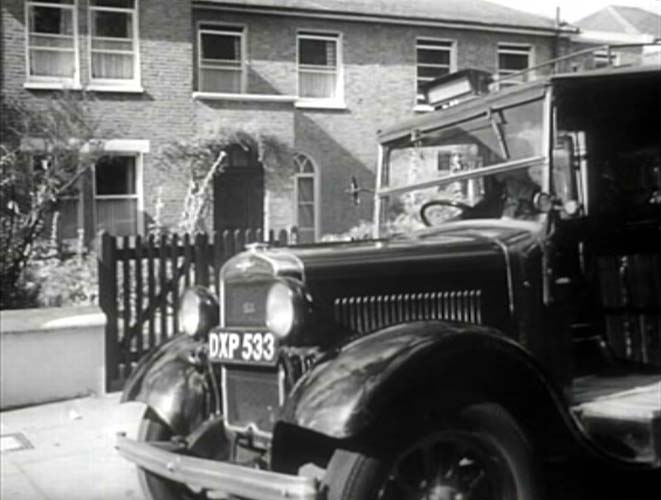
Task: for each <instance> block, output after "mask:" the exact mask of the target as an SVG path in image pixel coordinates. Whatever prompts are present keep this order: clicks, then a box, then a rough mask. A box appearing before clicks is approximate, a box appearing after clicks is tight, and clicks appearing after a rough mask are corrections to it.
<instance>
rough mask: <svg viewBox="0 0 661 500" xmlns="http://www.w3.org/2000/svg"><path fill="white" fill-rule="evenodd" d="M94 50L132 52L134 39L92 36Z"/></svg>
mask: <svg viewBox="0 0 661 500" xmlns="http://www.w3.org/2000/svg"><path fill="white" fill-rule="evenodd" d="M92 50H98V51H102V50H106V51H109V50H123V51H126V52H131V51H132V50H133V40H127V39H123V38H117V39H114V40H108V39H99V38H92Z"/></svg>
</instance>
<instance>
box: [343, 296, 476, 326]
mask: <svg viewBox="0 0 661 500" xmlns="http://www.w3.org/2000/svg"><path fill="white" fill-rule="evenodd" d="M334 315H335V321H337V322H338V323H340V324H341V325H343V326H345V327H347V328H349V329H351V330H353V331H355V332H358V333H369V332H373V331H375V330H378V329H380V328H385V327H387V326H390V325H395V324H398V323H404V322H407V321H429V320H445V321H462V322H466V323H475V324H481V323H482V291H481V290H456V291H439V292H425V293H403V294H387V295H364V296H357V297H339V298H336V299H335V301H334Z"/></svg>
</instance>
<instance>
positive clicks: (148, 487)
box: [138, 409, 206, 500]
mask: <svg viewBox="0 0 661 500" xmlns="http://www.w3.org/2000/svg"><path fill="white" fill-rule="evenodd" d="M172 436H173V432H172V430H171V429H170V428H169V427H168V426H167V425H166V424H165V422H163V421H162V420H161V419H160V418H159V417H158V416H157V415H156V413H154V411H152V410H151V409H147V410H146V411H145V413H144V414H143V416H142V420H141V422H140V428H139V430H138V441H168V440H169V439H170V438H172ZM138 481H139V482H140V486H141V487H142V491H143V493H144V495H145V498H146V499H147V500H200V499H203V498H206V497H205V496H203V495H202V494H198V493H194V492H193V491H191V490H190V489H189V488H187V487H186V486H185V485H183V484H180V483H176V482H174V481H170V480H168V479H165V478H163V477H161V476H158V475H156V474H154V473H153V472H149V471H147V470H145V469H142V468H140V467H138Z"/></svg>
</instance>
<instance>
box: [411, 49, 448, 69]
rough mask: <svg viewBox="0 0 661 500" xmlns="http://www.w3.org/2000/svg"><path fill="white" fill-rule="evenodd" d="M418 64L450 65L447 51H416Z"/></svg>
mask: <svg viewBox="0 0 661 500" xmlns="http://www.w3.org/2000/svg"><path fill="white" fill-rule="evenodd" d="M418 63H423V64H424V63H428V64H446V65H449V64H450V51H449V50H433V49H418Z"/></svg>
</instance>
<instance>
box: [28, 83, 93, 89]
mask: <svg viewBox="0 0 661 500" xmlns="http://www.w3.org/2000/svg"><path fill="white" fill-rule="evenodd" d="M23 88H24V89H27V90H81V88H82V87H81V86H80V84H79V83H74V82H46V81H44V82H38V81H27V82H25V83H24V84H23Z"/></svg>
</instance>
